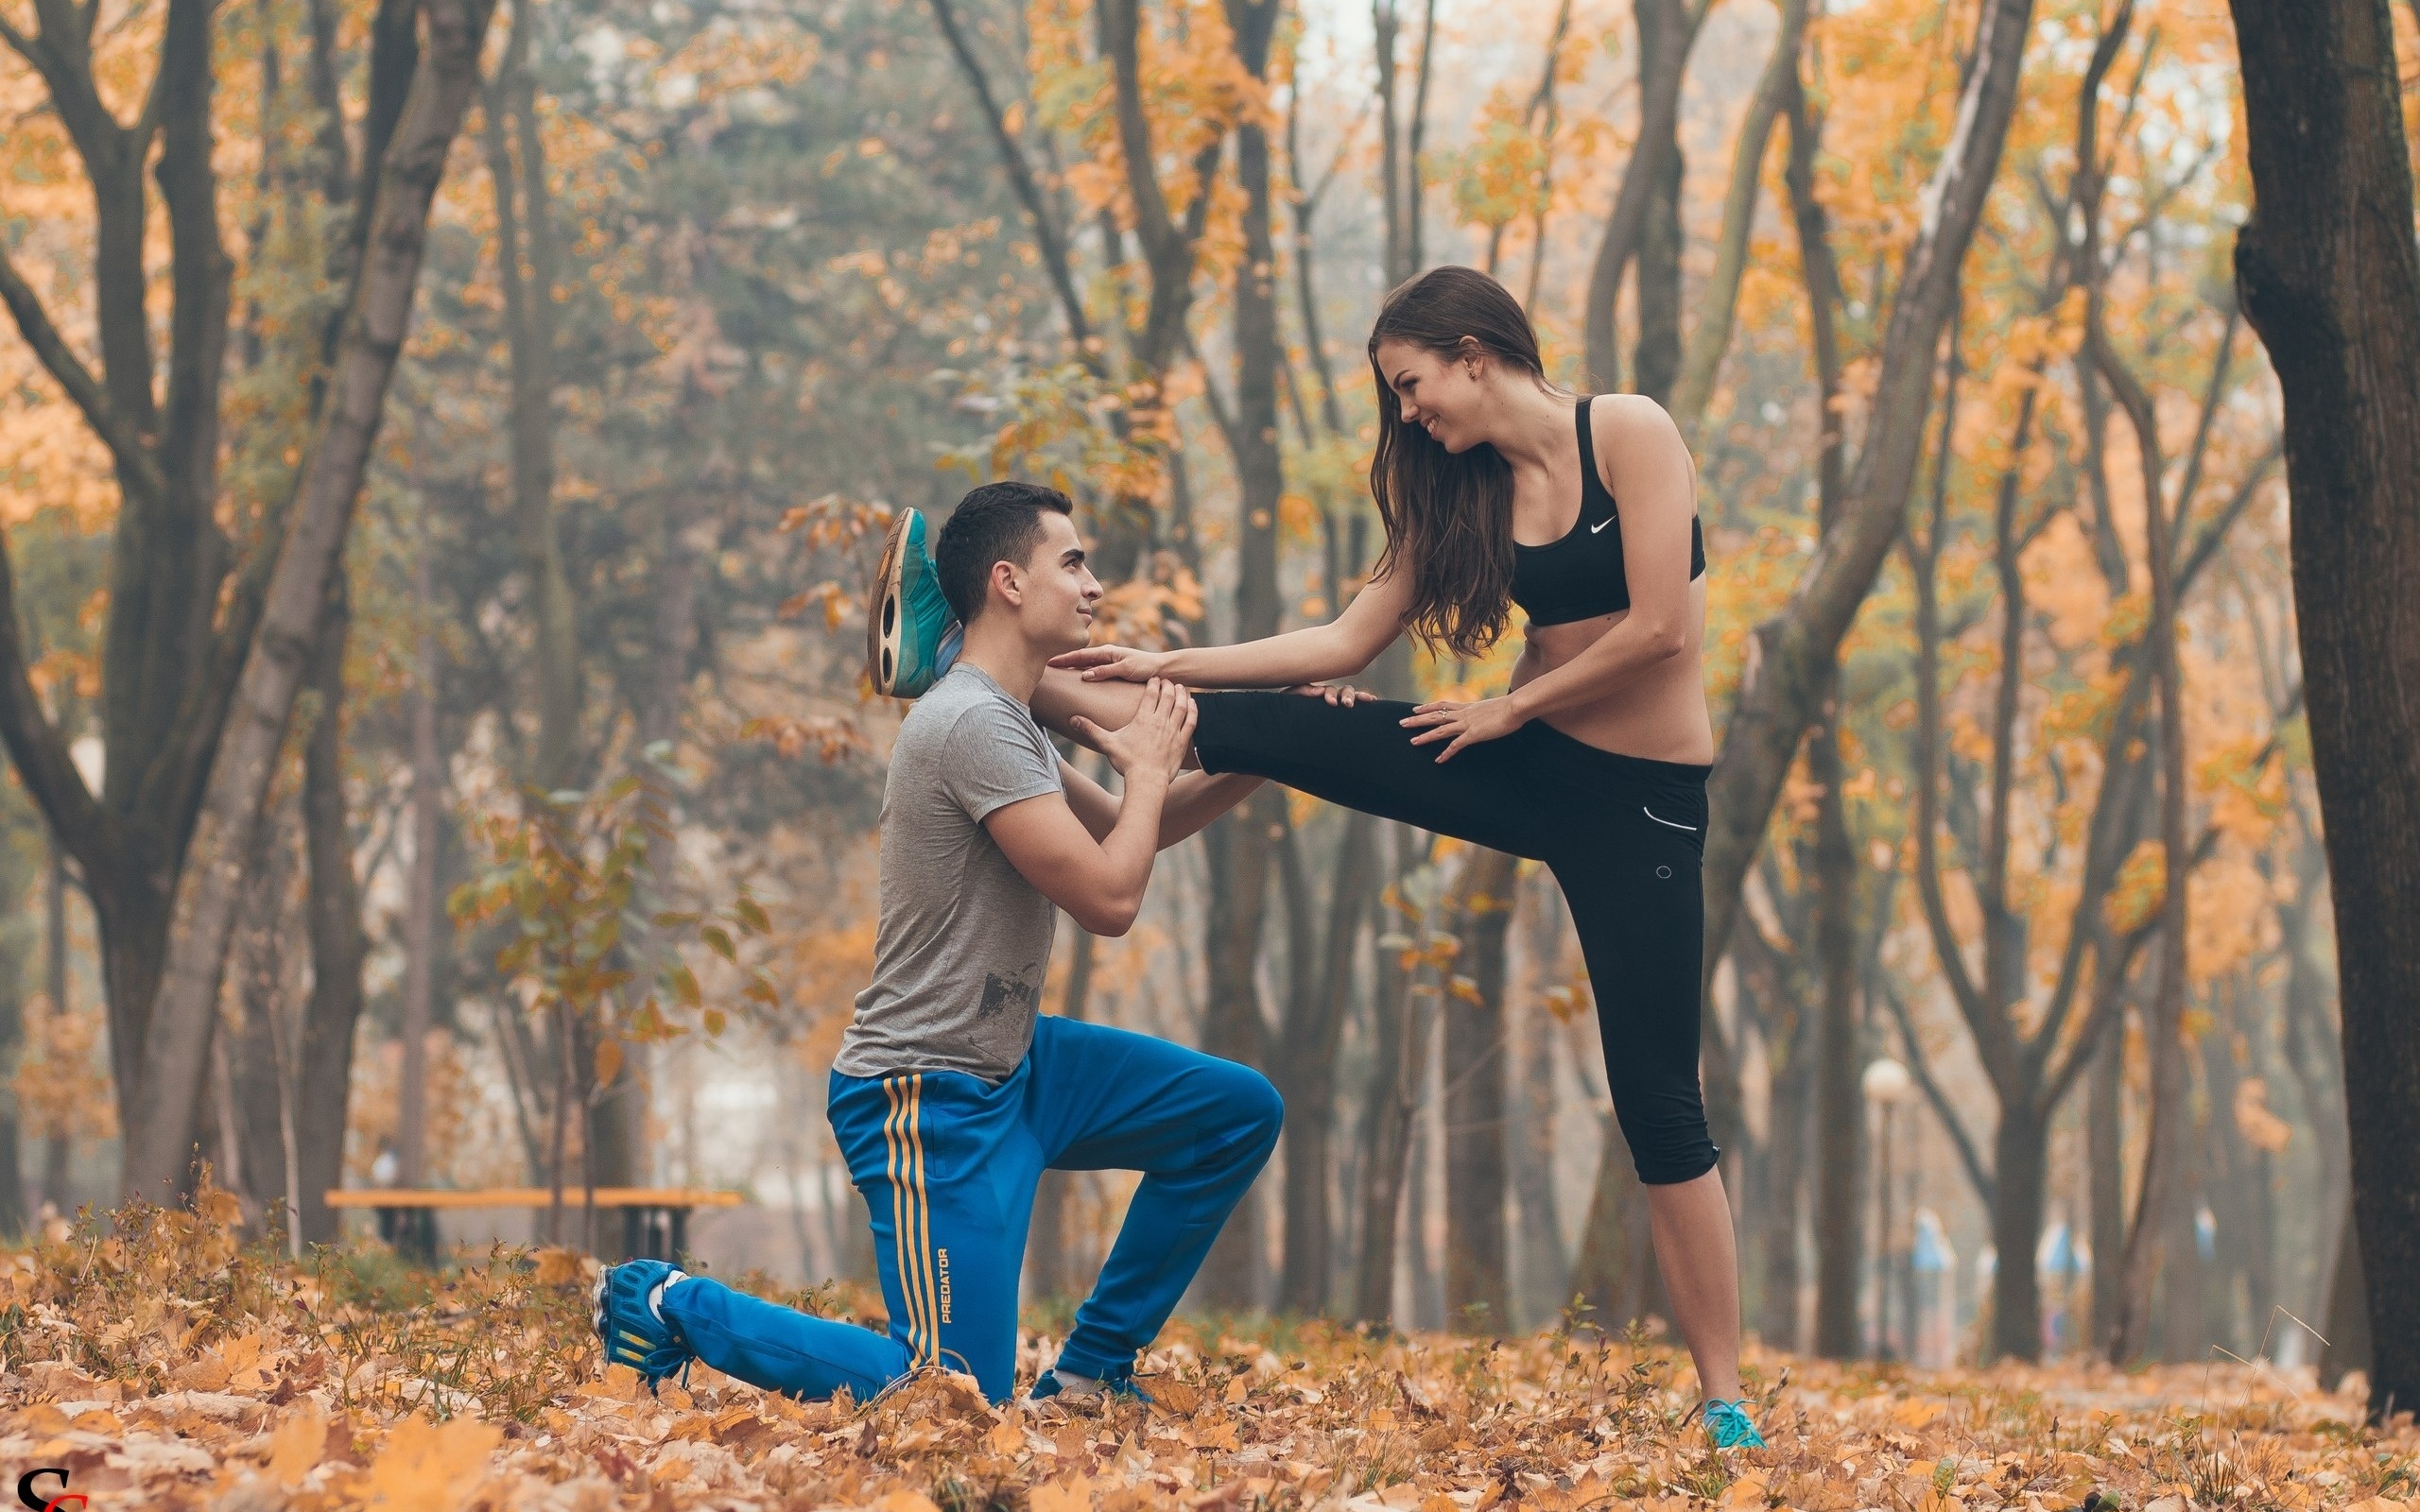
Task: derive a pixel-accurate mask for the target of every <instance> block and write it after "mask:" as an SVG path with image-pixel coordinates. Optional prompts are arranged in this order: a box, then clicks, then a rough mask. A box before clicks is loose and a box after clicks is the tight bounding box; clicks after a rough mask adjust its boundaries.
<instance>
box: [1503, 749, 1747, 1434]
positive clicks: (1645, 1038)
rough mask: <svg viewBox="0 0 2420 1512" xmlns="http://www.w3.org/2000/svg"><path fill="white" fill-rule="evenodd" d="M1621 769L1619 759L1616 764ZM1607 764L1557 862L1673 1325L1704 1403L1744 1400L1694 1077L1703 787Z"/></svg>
mask: <svg viewBox="0 0 2420 1512" xmlns="http://www.w3.org/2000/svg"><path fill="white" fill-rule="evenodd" d="M1614 764H1618V765H1614ZM1636 765H1637V764H1632V763H1627V762H1624V761H1623V760H1622V759H1621V758H1617V757H1616V758H1612V759H1611V762H1610V763H1609V764H1608V772H1607V780H1606V781H1605V782H1602V783H1599V784H1598V793H1597V797H1598V802H1597V803H1596V804H1593V805H1591V813H1590V816H1589V819H1590V820H1591V821H1592V822H1586V823H1583V824H1582V825H1581V826H1579V828H1580V829H1581V830H1582V831H1584V832H1585V833H1584V834H1582V835H1579V836H1575V843H1574V844H1572V845H1571V846H1569V847H1568V848H1567V849H1564V850H1563V851H1559V852H1558V854H1557V855H1555V856H1554V857H1552V858H1550V859H1551V860H1552V862H1553V865H1554V872H1555V880H1556V881H1557V882H1558V883H1560V884H1561V885H1562V886H1563V891H1564V898H1565V900H1567V901H1568V902H1570V904H1571V916H1572V920H1573V923H1574V925H1575V926H1576V928H1577V931H1578V933H1579V936H1580V944H1581V950H1582V954H1584V955H1585V956H1586V958H1587V962H1588V976H1589V980H1590V982H1591V983H1592V984H1593V985H1594V987H1595V989H1596V994H1597V1022H1598V1025H1599V1030H1600V1031H1601V1033H1602V1036H1603V1040H1604V1047H1605V1077H1606V1084H1607V1086H1608V1087H1609V1088H1610V1089H1611V1090H1612V1091H1613V1095H1614V1112H1615V1116H1616V1118H1617V1119H1618V1120H1619V1122H1620V1124H1621V1129H1622V1134H1623V1137H1624V1138H1625V1139H1626V1140H1627V1141H1628V1143H1629V1145H1630V1151H1631V1157H1632V1159H1633V1160H1634V1162H1635V1163H1636V1165H1637V1168H1638V1178H1639V1181H1640V1183H1641V1184H1642V1185H1644V1186H1645V1187H1646V1189H1647V1207H1648V1216H1649V1227H1650V1232H1651V1235H1652V1237H1653V1240H1654V1244H1655V1259H1656V1262H1657V1263H1658V1265H1659V1266H1660V1267H1661V1268H1662V1271H1663V1275H1664V1287H1665V1292H1666V1294H1667V1296H1668V1297H1669V1298H1670V1299H1671V1304H1672V1314H1673V1316H1672V1322H1673V1325H1674V1327H1676V1328H1677V1329H1678V1330H1679V1331H1680V1334H1681V1338H1682V1340H1683V1342H1684V1343H1685V1344H1686V1345H1687V1346H1688V1349H1689V1356H1690V1358H1691V1359H1692V1360H1693V1361H1694V1362H1695V1363H1696V1366H1697V1372H1698V1383H1699V1388H1700V1390H1701V1391H1702V1392H1703V1394H1704V1396H1705V1398H1706V1399H1707V1400H1716V1401H1731V1400H1737V1397H1738V1395H1739V1260H1738V1251H1737V1240H1736V1238H1735V1237H1734V1235H1733V1232H1732V1226H1731V1204H1730V1200H1729V1197H1728V1194H1726V1193H1725V1192H1724V1190H1723V1184H1722V1172H1721V1168H1720V1166H1719V1165H1718V1164H1717V1163H1716V1161H1717V1160H1719V1158H1720V1152H1719V1151H1718V1150H1716V1148H1715V1145H1714V1141H1713V1140H1712V1138H1711V1137H1710V1136H1709V1135H1708V1133H1707V1130H1706V1122H1705V1099H1704V1095H1703V1091H1702V1089H1701V1088H1700V1086H1699V1082H1698V1048H1699V1040H1698V1036H1699V1033H1700V1019H1701V1014H1700V1007H1699V1000H1698V994H1699V990H1700V981H1699V978H1700V970H1701V967H1702V965H1703V959H1704V955H1703V936H1704V928H1705V905H1704V898H1703V892H1702V884H1701V882H1700V877H1699V849H1698V848H1699V845H1700V843H1701V840H1700V837H1701V836H1702V835H1703V833H1704V827H1705V799H1704V789H1703V780H1702V779H1701V780H1700V781H1698V782H1696V783H1694V784H1692V783H1690V782H1686V781H1675V782H1647V783H1643V784H1642V783H1634V782H1631V781H1625V780H1624V778H1626V777H1627V776H1629V775H1630V774H1629V773H1628V772H1625V771H1623V770H1622V769H1621V768H1624V767H1630V768H1634V767H1635V766H1636Z"/></svg>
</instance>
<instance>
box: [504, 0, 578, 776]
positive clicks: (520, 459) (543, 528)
mask: <svg viewBox="0 0 2420 1512" xmlns="http://www.w3.org/2000/svg"><path fill="white" fill-rule="evenodd" d="M535 25H536V22H535V19H534V18H533V16H532V15H531V12H530V8H529V6H528V4H527V0H520V3H517V4H516V5H515V7H514V9H513V12H512V35H511V39H510V42H509V43H507V44H506V47H505V56H504V60H503V61H502V63H501V64H500V65H499V66H498V67H497V70H496V78H495V83H494V84H493V87H491V88H490V89H489V90H488V92H487V98H486V101H485V105H486V111H485V117H486V123H487V142H486V148H487V158H488V176H489V178H490V180H491V181H492V182H493V185H494V189H495V214H496V245H497V248H498V249H499V250H498V254H497V266H496V274H497V283H499V284H500V285H501V286H502V288H503V291H504V314H505V334H506V345H507V349H508V355H509V358H510V365H511V369H512V390H511V454H512V520H513V530H514V533H515V535H516V536H517V537H518V539H519V545H520V551H521V570H522V572H523V573H524V574H526V575H527V577H528V581H529V598H530V604H531V610H532V612H533V613H534V615H535V616H536V624H535V625H534V626H533V627H532V628H533V629H534V631H535V634H534V636H533V640H534V641H535V643H536V649H537V661H536V666H535V668H534V669H533V671H534V679H535V682H536V685H537V704H538V748H537V751H536V753H535V755H534V757H533V759H532V760H531V761H530V763H529V768H528V782H529V783H530V785H531V786H533V787H536V788H537V789H538V790H539V791H541V792H553V791H555V790H556V789H558V788H564V787H569V786H571V785H572V784H573V780H574V776H575V773H576V771H577V767H578V764H579V704H580V697H579V694H580V666H579V622H578V619H577V617H576V615H575V612H574V608H573V604H572V596H571V582H570V579H569V577H568V576H566V574H565V572H564V569H563V550H562V531H561V528H560V527H559V525H558V524H557V523H556V520H555V298H554V290H555V276H556V246H555V225H554V213H553V202H554V201H553V192H552V187H551V185H550V184H549V183H548V182H547V168H546V153H545V140H544V135H543V133H542V132H541V131H540V129H539V126H538V83H537V79H536V77H534V76H533V75H532V74H531V73H530V70H529V47H530V31H531V28H532V27H533V26H535ZM516 152H517V156H518V161H517V162H516V161H515V157H516ZM516 187H517V188H518V190H519V193H518V195H517V196H516V194H515V193H514V191H515V189H516ZM516 201H517V202H516ZM525 261H526V262H527V265H528V266H527V272H526V273H525V272H524V271H523V266H522V265H523V264H524V262H525Z"/></svg>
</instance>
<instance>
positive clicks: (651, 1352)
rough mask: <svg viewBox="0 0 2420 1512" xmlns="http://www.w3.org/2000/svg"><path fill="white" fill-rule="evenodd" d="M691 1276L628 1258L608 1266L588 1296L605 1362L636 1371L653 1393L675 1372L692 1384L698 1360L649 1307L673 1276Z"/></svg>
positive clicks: (663, 1265)
mask: <svg viewBox="0 0 2420 1512" xmlns="http://www.w3.org/2000/svg"><path fill="white" fill-rule="evenodd" d="M685 1274H687V1273H686V1272H683V1271H679V1270H675V1269H674V1268H673V1267H671V1266H670V1265H667V1264H666V1263H664V1262H662V1261H660V1260H627V1261H624V1262H623V1263H620V1264H618V1265H608V1266H606V1267H605V1269H604V1271H603V1272H602V1273H601V1274H599V1275H598V1276H597V1278H596V1287H595V1289H594V1290H592V1291H591V1292H590V1293H589V1294H588V1308H589V1321H590V1322H592V1323H594V1324H595V1325H596V1337H597V1338H598V1339H600V1340H602V1341H603V1342H604V1345H605V1363H606V1364H607V1365H626V1366H630V1367H631V1369H633V1370H636V1371H637V1372H638V1373H639V1379H640V1380H641V1381H644V1382H646V1383H647V1389H648V1391H649V1392H653V1391H654V1390H655V1388H656V1383H658V1382H661V1381H662V1380H663V1379H664V1378H665V1377H666V1376H668V1375H670V1374H671V1373H672V1372H673V1371H675V1370H678V1371H680V1372H681V1383H682V1384H683V1385H687V1384H688V1383H689V1362H690V1361H692V1360H694V1359H696V1358H697V1356H695V1355H693V1354H691V1353H690V1352H689V1347H688V1346H687V1345H685V1344H683V1343H682V1342H681V1339H680V1336H679V1335H678V1334H676V1333H674V1332H672V1328H671V1325H669V1324H667V1323H666V1322H665V1321H664V1319H663V1317H662V1316H660V1315H659V1314H657V1312H656V1310H655V1308H653V1307H650V1306H649V1305H648V1300H649V1298H651V1297H656V1296H658V1295H659V1294H660V1293H661V1291H662V1289H663V1288H664V1286H665V1285H666V1283H668V1282H669V1281H671V1280H672V1279H673V1278H675V1277H678V1276H683V1275H685Z"/></svg>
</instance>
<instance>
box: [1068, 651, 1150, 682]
mask: <svg viewBox="0 0 2420 1512" xmlns="http://www.w3.org/2000/svg"><path fill="white" fill-rule="evenodd" d="M1167 659H1168V654H1167V652H1166V651H1137V650H1134V649H1133V648H1132V647H1131V646H1124V645H1087V646H1085V647H1083V648H1082V649H1081V650H1077V651H1062V652H1061V653H1060V654H1059V655H1057V656H1054V657H1052V658H1051V659H1050V664H1051V665H1052V666H1054V667H1063V668H1066V669H1067V670H1069V671H1080V672H1081V673H1082V674H1083V675H1084V680H1085V681H1086V682H1149V681H1150V680H1151V679H1153V678H1156V677H1159V676H1161V675H1162V673H1161V668H1162V667H1164V666H1165V665H1166V664H1167Z"/></svg>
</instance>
